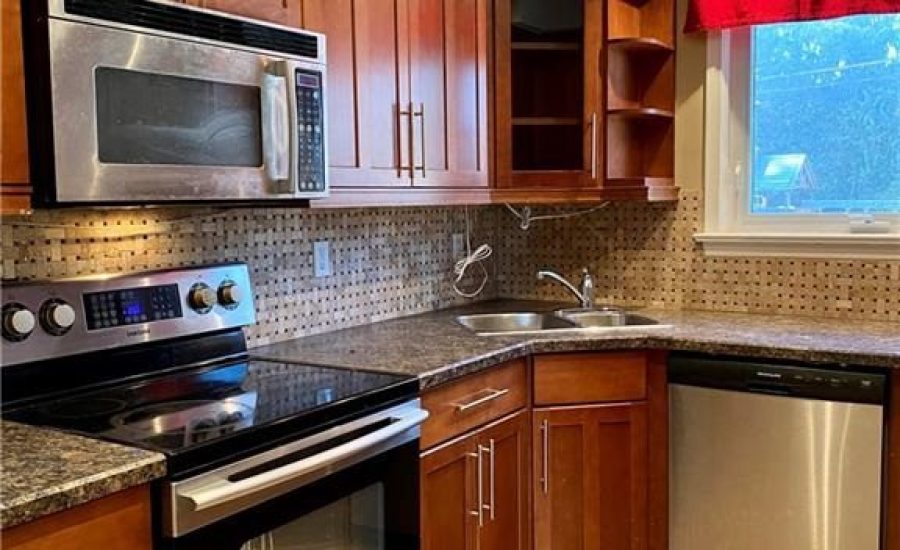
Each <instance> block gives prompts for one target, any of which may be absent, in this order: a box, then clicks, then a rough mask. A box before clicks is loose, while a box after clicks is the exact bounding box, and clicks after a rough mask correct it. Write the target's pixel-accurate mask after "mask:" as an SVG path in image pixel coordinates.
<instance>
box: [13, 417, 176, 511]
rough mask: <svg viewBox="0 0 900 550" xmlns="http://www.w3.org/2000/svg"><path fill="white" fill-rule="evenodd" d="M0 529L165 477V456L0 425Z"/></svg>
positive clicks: (31, 428)
mask: <svg viewBox="0 0 900 550" xmlns="http://www.w3.org/2000/svg"><path fill="white" fill-rule="evenodd" d="M0 437H2V459H0V466H2V471H0V475H2V484H0V487H2V491H0V526H2V527H3V528H6V527H11V526H13V525H18V524H20V523H25V522H27V521H31V520H34V519H37V518H39V517H41V516H44V515H47V514H51V513H53V512H58V511H61V510H65V509H67V508H71V507H73V506H77V505H79V504H83V503H85V502H89V501H91V500H94V499H98V498H101V497H104V496H107V495H110V494H112V493H115V492H117V491H122V490H124V489H127V488H129V487H134V486H136V485H140V484H142V483H147V482H149V481H152V480H154V479H157V478H160V477H162V476H163V475H165V456H163V455H161V454H159V453H153V452H149V451H144V450H141V449H134V448H131V447H125V446H122V445H116V444H113V443H107V442H104V441H98V440H95V439H88V438H86V437H80V436H76V435H71V434H67V433H63V432H57V431H53V430H46V429H43V428H35V427H33V426H25V425H22V424H17V423H15V422H7V421H3V422H0Z"/></svg>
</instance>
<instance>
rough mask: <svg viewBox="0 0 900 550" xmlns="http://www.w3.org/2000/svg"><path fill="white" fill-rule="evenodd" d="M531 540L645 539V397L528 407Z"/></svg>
mask: <svg viewBox="0 0 900 550" xmlns="http://www.w3.org/2000/svg"><path fill="white" fill-rule="evenodd" d="M532 429H533V432H532V434H533V445H532V446H533V449H534V450H533V456H534V476H533V477H534V485H533V486H534V524H535V526H534V539H535V542H534V547H535V548H539V549H541V550H582V549H583V550H601V549H602V550H643V549H645V548H646V547H647V528H648V515H647V497H648V493H647V487H648V486H647V473H648V466H647V464H648V462H647V458H648V441H647V439H648V432H647V407H646V404H645V403H620V404H609V405H591V406H573V407H549V408H539V409H535V410H534V415H533V428H532Z"/></svg>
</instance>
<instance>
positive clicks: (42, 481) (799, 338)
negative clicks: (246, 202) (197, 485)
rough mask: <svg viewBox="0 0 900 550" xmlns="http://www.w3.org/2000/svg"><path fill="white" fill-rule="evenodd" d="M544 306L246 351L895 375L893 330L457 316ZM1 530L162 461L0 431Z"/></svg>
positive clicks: (813, 323) (736, 317) (677, 317)
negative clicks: (658, 360) (771, 365)
mask: <svg viewBox="0 0 900 550" xmlns="http://www.w3.org/2000/svg"><path fill="white" fill-rule="evenodd" d="M565 305H569V304H559V303H552V302H525V301H514V300H495V301H489V302H480V303H477V304H473V305H470V306H466V307H463V308H452V309H445V310H441V311H435V312H432V313H425V314H421V315H414V316H410V317H404V318H400V319H394V320H390V321H382V322H378V323H372V324H369V325H363V326H360V327H355V328H350V329H345V330H340V331H335V332H329V333H324V334H319V335H315V336H308V337H304V338H298V339H296V340H290V341H287V342H282V343H279V344H273V345H270V346H265V347H261V348H256V349H253V350H251V354H252V355H253V356H254V357H259V358H268V359H276V360H285V361H294V362H302V363H310V364H321V365H332V366H338V367H345V368H352V369H367V370H380V371H388V372H395V373H406V374H412V375H415V376H418V377H419V381H420V385H421V387H422V388H430V387H433V386H436V385H438V384H441V383H444V382H447V381H449V380H452V379H454V378H457V377H460V376H464V375H465V374H468V373H472V372H476V371H478V370H479V369H483V368H486V367H489V366H492V365H496V364H498V363H502V362H504V361H508V360H510V359H515V358H518V357H524V356H527V355H531V354H533V353H546V352H565V351H600V350H612V349H647V348H653V349H668V350H677V351H696V352H707V353H719V354H726V355H739V356H746V357H758V358H767V359H775V360H778V359H788V360H799V361H806V362H810V363H829V364H840V365H846V366H848V367H850V368H852V367H853V366H862V367H886V368H900V323H867V322H859V321H853V322H847V321H845V320H841V319H819V318H811V317H798V316H774V315H756V314H741V313H716V312H705V311H671V310H654V309H640V310H639V311H640V313H641V314H642V315H646V316H648V317H652V318H654V319H656V320H658V321H660V322H661V323H664V324H665V325H668V326H664V327H657V328H649V329H647V328H636V329H632V328H629V329H627V330H614V331H606V332H587V331H577V332H569V333H564V334H552V335H540V336H491V337H483V336H478V335H476V334H474V333H473V332H470V331H469V330H468V329H466V328H463V327H462V326H460V325H459V324H457V323H456V322H455V320H454V318H455V317H456V316H457V315H459V314H462V313H479V312H503V311H507V312H508V311H552V310H554V309H556V308H558V307H560V306H565ZM0 430H2V445H3V447H2V462H0V466H2V493H0V526H2V527H4V528H5V527H10V526H13V525H17V524H20V523H24V522H27V521H31V520H33V519H37V518H38V517H41V516H43V515H46V514H50V513H53V512H57V511H60V510H64V509H66V508H70V507H72V506H76V505H78V504H82V503H85V502H88V501H90V500H94V499H97V498H101V497H103V496H106V495H109V494H111V493H114V492H116V491H121V490H124V489H127V488H129V487H133V486H135V485H139V484H142V483H146V482H149V481H152V480H154V479H157V478H160V477H162V476H163V475H165V457H164V456H163V455H161V454H158V453H153V452H149V451H144V450H140V449H135V448H130V447H125V446H122V445H117V444H113V443H107V442H104V441H99V440H95V439H89V438H85V437H81V436H77V435H72V434H67V433H63V432H58V431H53V430H47V429H43V428H37V427H31V426H25V425H22V424H17V423H14V422H5V421H4V422H0Z"/></svg>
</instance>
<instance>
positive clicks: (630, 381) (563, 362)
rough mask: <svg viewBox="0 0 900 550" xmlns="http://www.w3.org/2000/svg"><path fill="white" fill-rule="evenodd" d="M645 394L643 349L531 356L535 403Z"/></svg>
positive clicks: (626, 398) (623, 398)
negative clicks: (532, 358)
mask: <svg viewBox="0 0 900 550" xmlns="http://www.w3.org/2000/svg"><path fill="white" fill-rule="evenodd" d="M646 398H647V356H646V354H644V353H641V352H623V353H566V354H559V355H538V356H536V357H535V358H534V403H535V405H556V404H566V403H596V402H602V401H637V400H643V399H646Z"/></svg>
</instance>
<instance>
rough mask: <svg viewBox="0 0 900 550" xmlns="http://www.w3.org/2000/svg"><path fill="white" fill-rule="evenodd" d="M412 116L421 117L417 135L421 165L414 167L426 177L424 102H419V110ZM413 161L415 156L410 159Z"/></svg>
mask: <svg viewBox="0 0 900 550" xmlns="http://www.w3.org/2000/svg"><path fill="white" fill-rule="evenodd" d="M413 117H420V118H421V119H422V133H421V134H420V137H419V145H420V147H421V148H422V165H421V166H416V169H418V170H422V177H423V178H424V177H426V174H425V104H424V103H419V112H417V113H413ZM412 161H413V163H415V158H413V159H412Z"/></svg>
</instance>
